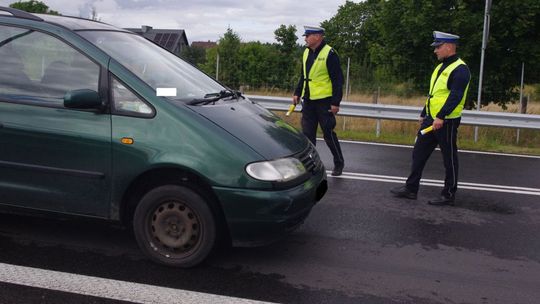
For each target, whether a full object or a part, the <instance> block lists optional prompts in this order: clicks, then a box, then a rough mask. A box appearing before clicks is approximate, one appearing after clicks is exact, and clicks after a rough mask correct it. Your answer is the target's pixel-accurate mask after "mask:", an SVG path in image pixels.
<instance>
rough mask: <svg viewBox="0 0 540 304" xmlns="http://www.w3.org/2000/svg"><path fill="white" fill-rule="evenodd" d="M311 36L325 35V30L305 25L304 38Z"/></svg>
mask: <svg viewBox="0 0 540 304" xmlns="http://www.w3.org/2000/svg"><path fill="white" fill-rule="evenodd" d="M311 34H324V29H323V28H322V27H319V26H309V25H304V35H302V36H307V35H311Z"/></svg>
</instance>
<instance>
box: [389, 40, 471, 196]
mask: <svg viewBox="0 0 540 304" xmlns="http://www.w3.org/2000/svg"><path fill="white" fill-rule="evenodd" d="M433 37H434V42H433V43H432V44H431V46H432V47H434V48H435V50H434V53H435V55H437V59H438V60H439V61H442V63H440V64H439V65H438V66H437V67H436V68H435V70H434V71H433V74H432V75H431V82H430V87H429V96H428V98H427V101H426V104H425V106H424V109H423V110H422V114H421V115H420V124H421V126H420V130H423V129H425V128H427V127H429V126H432V127H433V131H431V132H428V133H425V134H424V135H422V133H421V132H420V130H419V131H418V134H417V139H416V143H415V144H414V149H413V155H412V156H413V157H412V158H413V160H412V169H411V173H410V175H409V177H408V179H407V182H406V184H405V186H402V187H398V188H393V189H391V190H390V192H391V193H393V194H394V195H395V196H397V197H405V198H409V199H416V195H417V192H418V188H419V185H420V178H421V177H422V171H423V169H424V166H425V164H426V162H427V160H428V158H429V156H430V155H431V153H432V152H433V150H434V149H435V148H436V147H437V145H438V146H439V147H440V149H441V152H442V156H443V161H444V168H445V179H444V188H443V189H442V191H441V195H440V196H439V197H437V198H434V199H432V200H429V201H428V203H429V204H431V205H436V206H441V205H454V202H455V194H456V190H457V182H458V153H457V146H456V138H457V129H458V127H459V123H460V121H461V111H462V110H463V105H464V104H465V99H466V97H467V90H468V88H469V82H470V79H471V73H470V72H469V68H468V67H467V65H466V64H465V62H464V61H463V60H461V59H460V58H459V57H458V56H457V54H456V45H457V42H458V40H459V36H457V35H453V34H449V33H444V32H438V31H435V32H433Z"/></svg>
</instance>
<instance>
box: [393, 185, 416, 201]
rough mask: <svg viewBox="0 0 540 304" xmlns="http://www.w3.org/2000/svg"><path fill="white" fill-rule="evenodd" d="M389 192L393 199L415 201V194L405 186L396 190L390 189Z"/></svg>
mask: <svg viewBox="0 0 540 304" xmlns="http://www.w3.org/2000/svg"><path fill="white" fill-rule="evenodd" d="M390 192H391V193H392V194H393V195H394V196H395V197H404V198H408V199H416V193H415V192H412V191H411V190H409V189H407V186H401V187H397V188H392V189H390Z"/></svg>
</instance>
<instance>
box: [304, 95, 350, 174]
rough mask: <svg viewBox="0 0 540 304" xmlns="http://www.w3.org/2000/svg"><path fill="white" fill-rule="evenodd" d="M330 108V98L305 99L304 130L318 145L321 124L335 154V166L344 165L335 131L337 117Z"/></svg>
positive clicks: (328, 143)
mask: <svg viewBox="0 0 540 304" xmlns="http://www.w3.org/2000/svg"><path fill="white" fill-rule="evenodd" d="M330 108H331V103H330V101H329V100H328V99H321V100H309V99H305V100H304V101H303V103H302V131H303V132H304V135H306V137H307V138H308V139H309V140H310V141H311V142H312V143H313V145H316V137H317V124H319V125H320V126H321V129H322V131H323V134H324V141H325V142H326V145H328V148H329V149H330V152H332V155H333V156H334V166H337V165H343V163H344V161H343V153H342V152H341V147H340V145H339V141H338V138H337V135H336V132H334V128H335V127H336V117H335V116H334V113H332V112H331V111H330Z"/></svg>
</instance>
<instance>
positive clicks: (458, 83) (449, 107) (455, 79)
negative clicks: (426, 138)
mask: <svg viewBox="0 0 540 304" xmlns="http://www.w3.org/2000/svg"><path fill="white" fill-rule="evenodd" d="M458 58H459V57H458V56H457V55H453V56H450V57H448V58H445V59H444V60H443V62H442V64H443V65H442V67H441V68H440V69H439V74H438V75H437V77H438V76H439V75H441V73H442V71H444V69H446V67H448V65H450V64H451V63H453V62H454V61H456V60H458ZM470 79H471V72H470V71H469V68H468V67H467V66H465V65H460V66H458V67H457V68H455V69H454V70H453V71H452V73H450V75H449V76H448V83H447V87H448V89H449V90H450V95H449V96H448V98H447V99H446V102H445V103H444V106H443V107H442V109H441V111H439V113H438V114H437V118H439V119H444V117H445V116H446V115H449V114H450V113H452V111H454V109H455V108H456V107H457V105H458V104H459V102H460V101H461V99H462V98H463V94H465V89H466V88H467V84H468V83H469V80H470ZM421 116H422V117H425V116H426V107H425V106H424V109H423V110H422V114H421Z"/></svg>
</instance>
